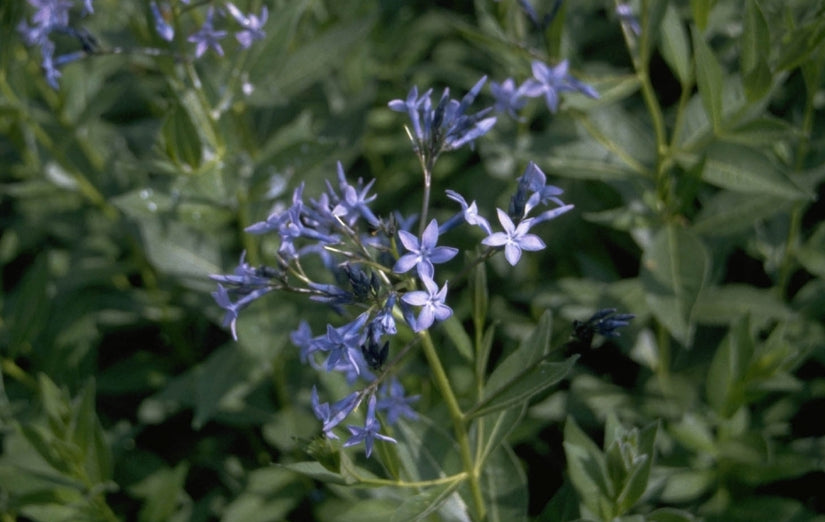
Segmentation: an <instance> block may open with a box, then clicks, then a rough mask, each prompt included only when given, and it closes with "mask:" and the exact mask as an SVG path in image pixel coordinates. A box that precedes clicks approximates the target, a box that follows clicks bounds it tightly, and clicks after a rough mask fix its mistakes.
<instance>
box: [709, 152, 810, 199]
mask: <svg viewBox="0 0 825 522" xmlns="http://www.w3.org/2000/svg"><path fill="white" fill-rule="evenodd" d="M702 179H703V180H704V181H706V182H708V183H710V184H712V185H716V186H717V187H722V188H726V189H730V190H735V191H737V192H744V193H748V194H771V195H774V196H780V197H784V198H789V199H806V198H808V197H809V195H808V194H807V193H806V192H805V191H803V190H802V189H801V188H799V187H797V186H796V185H795V184H794V183H793V182H792V181H791V180H790V179H789V178H788V176H787V175H786V174H785V173H784V172H783V170H782V169H781V167H780V166H779V165H776V164H775V163H774V162H772V161H771V160H770V159H769V158H768V157H766V156H765V155H764V154H763V153H762V152H760V151H758V150H756V149H754V148H751V147H745V146H742V145H737V144H734V143H724V142H717V143H714V144H713V145H711V146H710V147H709V148H708V153H707V160H706V161H705V169H704V171H703V172H702Z"/></svg>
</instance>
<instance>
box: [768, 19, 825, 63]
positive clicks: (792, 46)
mask: <svg viewBox="0 0 825 522" xmlns="http://www.w3.org/2000/svg"><path fill="white" fill-rule="evenodd" d="M788 33H789V34H785V35H783V37H784V38H783V41H782V45H781V46H780V48H779V56H778V58H777V60H776V65H775V69H776V70H777V71H790V70H791V69H794V68H796V67H799V66H800V65H802V64H803V63H804V62H805V61H807V60H808V59H809V58H810V57H811V54H813V53H814V52H816V51H817V49H818V47H819V45H820V44H821V42H822V41H823V40H825V17H823V16H815V17H811V19H810V20H809V21H807V22H806V23H804V24H803V25H801V26H800V27H794V28H793V29H792V30H790V31H788Z"/></svg>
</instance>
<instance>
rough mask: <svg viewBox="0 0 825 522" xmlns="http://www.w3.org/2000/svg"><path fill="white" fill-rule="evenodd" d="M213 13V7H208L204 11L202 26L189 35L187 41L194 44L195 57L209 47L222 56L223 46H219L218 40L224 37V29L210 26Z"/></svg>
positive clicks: (199, 55)
mask: <svg viewBox="0 0 825 522" xmlns="http://www.w3.org/2000/svg"><path fill="white" fill-rule="evenodd" d="M214 14H215V9H214V8H212V7H210V8H209V10H208V11H207V12H206V20H205V21H204V22H203V26H201V28H200V29H199V30H198V32H196V33H195V34H193V35H192V36H190V37H189V41H190V42H192V43H193V44H195V45H196V47H195V58H200V57H201V56H203V53H205V52H206V51H207V50H208V49H209V48H210V47H211V48H212V49H213V50H214V51H215V52H216V53H217V54H218V55H219V56H223V47H221V44H220V41H219V40H221V39H222V38H225V37H226V31H216V30H215V28H214V27H213V26H212V18H213V17H214Z"/></svg>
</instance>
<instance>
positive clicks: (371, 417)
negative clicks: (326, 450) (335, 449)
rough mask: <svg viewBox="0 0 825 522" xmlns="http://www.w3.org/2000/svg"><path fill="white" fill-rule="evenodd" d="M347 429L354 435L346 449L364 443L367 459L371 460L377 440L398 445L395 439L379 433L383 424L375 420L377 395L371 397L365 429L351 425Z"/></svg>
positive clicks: (346, 444)
mask: <svg viewBox="0 0 825 522" xmlns="http://www.w3.org/2000/svg"><path fill="white" fill-rule="evenodd" d="M347 429H348V430H349V431H350V433H351V434H352V437H350V438H349V439H348V440H347V441H346V442H345V443H344V447H345V448H348V447H350V446H355V445H356V444H360V443H362V442H363V443H364V448H365V449H366V453H367V458H369V456H370V455H371V454H372V446H373V444H374V442H375V439H379V440H383V441H386V442H392V443H393V444H397V443H398V441H397V440H395V439H394V438H392V437H389V436H387V435H382V434H380V433H378V430H380V429H381V423H379V422H378V419H376V418H375V395H372V396H371V397H370V402H369V405H368V406H367V419H366V422H364V427H363V428H362V427H361V426H351V425H350V426H347Z"/></svg>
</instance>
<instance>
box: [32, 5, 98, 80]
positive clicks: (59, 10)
mask: <svg viewBox="0 0 825 522" xmlns="http://www.w3.org/2000/svg"><path fill="white" fill-rule="evenodd" d="M29 5H31V6H32V7H33V8H34V9H35V12H34V14H32V16H31V25H29V23H28V22H27V21H26V20H23V21H21V22H20V23H19V24H18V25H17V31H18V32H19V33H20V36H21V37H22V38H23V41H24V42H26V45H29V46H34V47H38V48H40V55H41V58H42V61H41V67H42V68H43V73H44V74H45V76H46V81H47V82H48V83H49V85H51V86H52V87H53V88H55V89H56V88H57V86H58V84H57V80H58V78H60V70H59V67H60V66H62V65H65V64H67V63H69V62H73V61H75V60H78V59H80V58H82V57H83V56H85V55H86V54H87V53H91V52H94V50H95V49H96V48H97V42H96V40H95V39H94V37H92V36H91V35H90V34H89V33H88V32H86V31H85V30H84V29H76V28H74V27H72V26H71V25H70V23H69V15H70V13H71V11H72V9H73V8H74V7H75V5H74V1H73V0H29ZM92 13H94V6H93V5H92V0H83V3H82V6H81V16H86V15H88V14H92ZM54 34H64V35H68V36H70V37H73V38H74V39H76V40H77V41H78V42H79V44H80V46H81V50H80V51H74V52H70V53H66V54H61V55H57V56H55V52H56V45H55V42H54V40H53V39H52V37H53V35H54Z"/></svg>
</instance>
